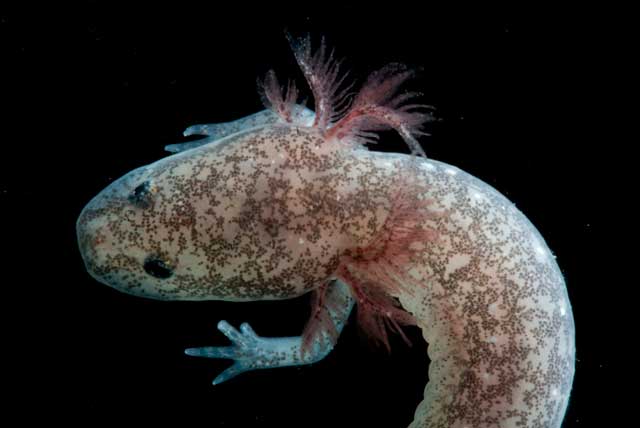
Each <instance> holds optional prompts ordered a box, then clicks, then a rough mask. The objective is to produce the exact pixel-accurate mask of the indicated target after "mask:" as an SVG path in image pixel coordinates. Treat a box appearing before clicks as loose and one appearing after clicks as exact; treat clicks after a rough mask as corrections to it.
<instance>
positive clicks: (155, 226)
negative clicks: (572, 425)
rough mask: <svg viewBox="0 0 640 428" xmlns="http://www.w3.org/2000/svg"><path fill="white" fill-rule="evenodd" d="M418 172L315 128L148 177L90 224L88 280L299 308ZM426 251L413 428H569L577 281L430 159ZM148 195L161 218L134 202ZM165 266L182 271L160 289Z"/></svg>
mask: <svg viewBox="0 0 640 428" xmlns="http://www.w3.org/2000/svg"><path fill="white" fill-rule="evenodd" d="M407 159H408V158H407V157H406V156H404V155H397V154H381V153H373V152H369V151H366V150H362V149H356V150H354V149H346V148H345V147H343V146H340V144H339V143H337V142H331V143H327V142H324V141H323V140H322V138H321V136H320V135H319V134H318V133H317V132H316V131H315V130H313V129H310V128H304V127H300V128H298V127H295V126H288V125H274V126H269V127H265V128H262V129H254V130H251V132H248V133H244V134H238V135H234V136H231V137H228V138H225V139H223V140H221V141H218V142H214V143H211V144H207V145H205V146H202V147H199V148H196V149H192V150H189V151H185V152H182V153H179V154H177V155H174V156H171V157H168V158H165V159H163V160H160V161H158V162H156V163H154V164H151V165H149V166H147V167H143V168H140V169H138V170H135V171H133V172H131V173H130V174H128V175H127V176H125V177H123V178H122V179H120V180H118V181H116V182H114V183H112V185H111V186H109V187H108V188H107V189H105V190H104V191H103V192H102V193H101V194H99V195H98V196H97V197H96V198H94V200H93V201H91V202H90V203H89V205H88V206H87V207H86V208H85V210H84V211H83V212H82V214H81V216H80V218H79V219H78V226H77V227H78V239H79V244H80V248H81V252H82V254H83V257H84V260H85V262H86V265H87V268H88V270H89V272H90V273H91V274H92V275H93V276H94V277H95V278H96V279H98V280H99V281H101V282H104V283H106V284H108V285H110V286H113V287H115V288H118V289H120V290H122V291H125V292H129V293H133V294H138V295H143V296H146V297H153V298H159V299H186V300H198V299H219V300H233V301H244V300H263V299H283V298H289V297H294V296H298V295H300V294H303V293H305V292H307V291H309V290H311V289H314V288H315V287H318V286H320V285H321V284H324V283H326V281H327V280H328V279H329V278H332V277H333V275H334V274H335V272H336V269H337V268H338V264H339V259H340V256H341V255H342V254H344V253H345V252H346V251H348V250H349V249H353V248H357V247H366V246H367V244H368V243H370V242H371V241H372V239H373V238H374V237H375V236H376V235H377V234H378V233H379V232H380V230H381V227H382V225H383V224H384V222H385V220H386V218H387V215H388V213H389V209H390V202H389V201H390V200H392V195H393V194H394V192H396V191H397V189H394V188H393V186H392V183H394V182H396V181H395V178H396V177H397V176H398V175H400V174H405V173H406V172H407V171H408V168H407V162H406V161H407ZM419 162H420V166H419V170H418V171H419V172H418V174H419V175H420V177H419V179H420V180H422V181H424V182H425V183H428V186H427V187H426V188H427V189H428V190H427V194H426V195H423V197H424V198H429V199H433V200H434V204H433V206H432V209H434V210H436V211H442V212H447V213H448V214H447V215H446V216H440V217H435V218H429V219H427V220H425V227H428V228H432V229H435V230H437V232H438V235H439V238H440V241H439V244H437V245H425V246H424V248H423V249H422V251H421V252H420V253H419V257H417V258H416V260H415V262H414V266H413V268H412V270H411V274H412V275H413V276H414V278H415V279H416V281H418V282H421V283H422V284H423V286H422V287H418V288H417V289H415V290H413V296H410V295H409V294H406V293H399V295H398V296H396V297H398V299H399V300H400V302H401V303H402V305H403V306H404V308H405V309H407V310H408V311H410V312H411V313H412V314H413V315H414V316H415V317H416V319H417V320H418V324H419V325H420V327H421V328H422V330H423V334H424V337H425V339H426V340H427V342H428V343H429V349H428V350H429V356H430V358H431V365H430V367H429V378H430V381H429V383H428V385H427V387H426V389H425V399H424V401H423V402H422V403H421V404H420V406H419V407H418V409H417V411H416V417H415V421H414V422H413V423H412V425H411V427H412V428H418V427H429V428H452V427H457V428H462V427H469V428H488V427H496V428H497V427H500V428H508V427H514V428H515V427H528V428H557V427H559V426H560V423H561V420H562V417H563V415H564V411H565V408H566V405H567V401H568V397H569V392H570V388H571V382H572V378H573V370H574V342H573V341H574V325H573V319H572V314H571V307H570V304H569V301H568V298H567V294H566V289H565V285H564V281H563V278H562V275H561V273H560V271H559V269H558V267H557V265H556V263H555V260H554V257H553V255H552V254H551V252H550V250H549V249H548V248H547V247H546V245H545V243H544V240H543V239H542V238H541V236H540V235H539V234H538V232H537V231H536V230H535V228H534V227H533V226H532V225H531V224H530V223H529V221H528V220H527V219H526V218H525V217H524V216H523V215H522V214H521V213H520V212H519V211H518V210H516V209H515V207H514V206H513V205H512V204H511V203H510V202H508V201H507V200H506V199H505V198H504V197H503V196H501V195H500V194H498V193H497V192H496V191H495V190H493V189H492V188H491V187H489V186H488V185H486V184H484V183H482V182H480V181H479V180H476V179H474V178H473V177H471V176H469V175H468V174H466V173H464V172H462V171H460V170H458V169H456V168H454V167H450V166H448V165H446V164H443V163H439V162H435V161H431V160H420V161H419ZM145 181H149V189H150V191H149V194H148V195H147V198H148V202H149V203H148V204H147V206H146V207H141V206H136V205H134V204H132V203H131V202H130V200H129V199H128V197H129V196H130V195H131V193H132V192H133V190H134V189H135V188H136V187H137V186H139V185H140V184H141V183H143V182H145ZM150 255H152V256H154V257H158V258H160V259H162V260H163V261H164V262H165V263H166V264H167V265H168V266H171V267H172V269H173V275H172V276H171V277H170V278H168V279H157V278H154V277H152V276H150V275H148V274H147V273H146V272H145V271H144V269H143V267H142V266H143V263H144V260H145V259H146V258H147V257H149V256H150Z"/></svg>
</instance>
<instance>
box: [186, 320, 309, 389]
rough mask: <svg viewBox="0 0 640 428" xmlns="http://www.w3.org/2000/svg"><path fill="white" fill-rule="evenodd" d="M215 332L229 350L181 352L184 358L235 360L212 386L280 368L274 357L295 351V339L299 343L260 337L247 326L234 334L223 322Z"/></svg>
mask: <svg viewBox="0 0 640 428" xmlns="http://www.w3.org/2000/svg"><path fill="white" fill-rule="evenodd" d="M218 330H220V331H221V332H222V333H223V334H224V335H225V336H227V337H228V338H229V340H231V342H232V343H233V345H232V346H207V347H204V348H188V349H185V354H187V355H191V356H193V357H205V358H229V359H232V360H235V362H234V363H233V364H232V365H231V367H229V368H228V369H226V370H225V371H223V372H222V373H220V375H218V377H216V378H215V379H214V380H213V384H214V385H217V384H219V383H222V382H224V381H225V380H229V379H231V378H232V377H235V376H237V375H239V374H240V373H243V372H246V371H250V370H257V369H266V368H271V367H278V366H281V365H282V364H281V362H282V358H280V361H278V358H277V357H278V354H280V355H282V354H281V352H283V351H284V352H286V351H285V350H289V352H294V351H296V350H297V349H296V343H295V342H296V339H297V341H298V342H299V338H274V339H270V338H264V337H260V336H258V335H257V334H256V333H255V332H254V331H253V329H252V328H251V326H249V324H248V323H242V324H241V325H240V331H238V330H236V329H235V328H234V327H233V326H231V325H230V324H229V323H228V322H226V321H224V320H223V321H220V322H219V323H218ZM287 345H290V346H287ZM287 348H288V349H287Z"/></svg>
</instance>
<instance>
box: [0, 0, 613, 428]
mask: <svg viewBox="0 0 640 428" xmlns="http://www.w3.org/2000/svg"><path fill="white" fill-rule="evenodd" d="M240 3H242V4H240ZM392 6H393V5H390V4H387V5H386V6H385V7H384V8H382V7H380V8H378V7H367V8H363V7H360V6H358V5H355V4H351V3H349V2H342V3H341V4H340V5H339V6H329V5H320V4H316V5H309V6H307V7H302V6H301V5H297V6H295V7H292V8H286V7H284V6H279V7H267V6H264V5H263V6H260V7H255V6H251V5H249V4H244V2H238V4H237V5H234V4H227V5H225V7H224V8H222V7H220V6H219V5H216V3H215V2H200V3H195V2H191V3H189V2H179V4H178V5H159V4H147V5H143V4H142V3H138V4H137V5H136V6H132V5H131V4H118V3H114V2H104V1H87V2H76V3H74V4H73V5H67V6H64V7H61V6H56V7H55V8H52V7H48V8H45V7H43V6H42V5H36V4H25V3H23V4H22V5H21V6H20V7H8V8H3V9H2V10H1V13H2V14H1V15H0V21H1V22H0V43H1V44H2V45H1V51H0V54H1V55H2V58H1V59H2V79H1V81H0V85H1V87H0V89H1V91H2V104H3V107H4V108H3V110H5V113H4V114H3V116H2V127H1V128H2V129H1V133H2V144H3V147H2V151H3V152H2V154H0V156H2V168H1V169H2V171H1V174H2V175H1V181H0V186H1V187H0V203H1V208H2V216H3V223H2V224H3V228H4V230H5V232H4V242H5V244H4V245H3V249H4V250H5V251H6V255H5V256H4V270H5V273H7V274H6V275H5V276H3V278H2V282H3V283H4V286H3V290H4V291H5V293H4V295H3V299H2V306H3V318H5V319H4V320H3V321H4V326H5V335H4V340H5V343H6V344H8V349H9V350H10V351H9V352H7V356H8V357H9V360H8V361H9V362H8V363H7V364H6V365H5V370H6V378H7V379H9V380H10V381H12V382H11V383H9V384H8V385H10V386H11V388H12V389H11V391H12V394H11V397H12V399H13V400H12V402H15V405H13V404H11V405H10V406H9V407H11V408H13V409H23V408H24V409H28V410H24V411H23V413H22V417H23V418H24V417H27V418H29V417H34V416H35V417H39V416H44V417H46V418H56V419H57V418H61V419H62V420H69V421H71V420H80V421H82V422H84V423H85V424H86V425H88V426H92V425H94V424H95V422H96V421H101V420H113V421H122V422H125V421H131V420H132V419H138V420H142V421H147V422H149V421H156V420H158V419H161V420H162V419H165V418H170V417H178V418H179V419H180V420H181V421H182V422H181V423H180V424H179V425H180V426H182V425H186V424H187V423H194V422H197V423H206V424H207V426H216V427H217V426H225V427H245V426H257V427H268V426H279V427H289V426H291V427H294V426H295V427H299V426H327V425H334V424H337V425H339V426H376V427H377V426H380V427H404V426H407V425H408V424H409V422H410V421H411V420H412V417H413V411H414V409H415V407H416V405H417V404H418V402H419V401H420V400H421V397H422V392H423V389H424V385H425V383H426V380H427V362H428V360H427V356H426V344H425V343H424V342H423V341H422V340H421V338H420V335H419V333H418V332H417V331H416V330H410V331H409V333H410V336H411V337H412V338H413V340H414V342H415V345H414V347H413V348H412V349H409V348H407V347H406V346H404V345H403V344H402V342H401V341H400V340H395V341H394V343H393V345H394V346H393V352H392V354H391V355H390V356H389V355H386V354H385V353H384V352H379V351H372V350H370V349H369V348H368V347H367V346H366V345H365V344H364V343H362V342H361V341H360V340H359V337H358V335H357V331H356V329H355V326H354V325H353V323H350V324H349V325H348V326H347V327H346V329H345V331H344V333H343V335H342V336H341V338H340V341H339V344H338V346H337V347H336V349H335V350H334V352H332V353H331V354H330V355H329V356H328V357H327V358H326V359H325V360H323V361H322V362H320V363H318V364H315V365H313V366H310V367H304V368H284V369H277V370H269V371H262V372H253V373H248V374H244V375H242V376H240V377H238V378H235V379H233V380H232V381H229V382H227V383H223V384H221V385H219V386H216V387H213V386H211V385H210V381H211V380H212V379H213V378H214V377H215V376H216V375H217V374H218V373H219V372H221V371H222V370H223V369H224V368H225V367H226V366H227V365H228V364H229V363H228V362H227V361H217V360H203V359H202V360H201V359H193V358H189V357H186V356H185V355H183V353H182V351H183V349H184V348H186V347H192V346H206V345H216V344H224V343H226V339H225V338H224V337H223V336H222V335H221V334H220V333H219V332H217V330H216V329H215V326H216V323H217V322H218V320H220V319H226V320H228V321H229V322H230V323H232V324H234V325H236V326H237V325H238V324H239V323H241V322H243V321H249V322H250V323H251V325H252V326H253V327H254V329H255V330H256V331H257V332H258V334H261V335H264V336H286V335H296V334H299V333H300V331H301V328H302V326H303V324H304V322H305V319H306V315H307V309H308V308H307V299H306V297H303V298H300V299H295V300H291V301H283V302H256V303H244V304H234V303H225V302H199V303H189V302H157V301H150V300H144V299H141V298H136V297H131V296H127V295H123V294H120V293H118V292H116V291H115V290H112V289H109V288H108V287H105V286H103V285H101V284H99V283H97V282H96V281H94V280H93V279H92V278H90V277H89V275H88V274H87V273H86V272H85V271H84V267H83V264H82V260H81V258H80V255H79V253H78V251H77V248H76V242H75V230H74V224H75V220H76V218H77V215H78V214H79V212H80V210H81V209H82V207H83V206H84V204H86V203H87V202H88V201H89V200H90V198H91V197H92V196H94V195H95V194H96V193H97V192H98V191H100V190H101V189H102V188H104V187H105V186H107V185H108V184H109V183H110V182H111V181H112V180H113V179H115V178H117V177H119V176H121V175H123V174H125V173H126V172H128V171H130V170H131V169H133V168H135V167H137V166H140V165H143V164H147V163H150V162H153V161H155V160H157V159H158V158H160V157H162V156H165V155H166V153H165V152H163V146H164V145H166V144H171V143H174V142H178V141H182V140H183V139H182V137H181V132H182V130H183V129H184V128H185V127H187V126H189V125H191V124H194V123H207V122H220V121H227V120H233V119H236V118H239V117H242V116H245V115H248V114H251V113H253V112H255V111H258V110H259V109H261V108H262V106H261V104H260V101H259V98H258V96H257V94H256V90H255V81H256V78H257V77H258V76H262V75H264V73H265V71H266V70H268V69H269V68H271V67H274V68H275V69H276V71H277V72H278V74H279V76H285V75H289V76H292V77H295V78H297V79H298V83H299V86H304V84H303V80H302V78H301V77H302V76H301V74H300V73H299V71H298V70H297V68H296V66H295V62H294V60H293V56H292V54H291V52H290V50H289V48H288V46H287V43H286V40H285V37H284V29H285V28H286V29H288V30H289V31H291V32H293V33H294V34H300V33H301V32H307V31H308V32H311V34H312V35H313V36H314V37H316V40H317V37H319V36H320V35H325V36H326V37H327V41H328V43H329V44H330V45H331V46H334V47H335V48H336V51H337V53H338V55H339V56H342V57H345V58H346V59H347V60H346V66H347V67H348V68H351V69H352V70H353V73H354V75H355V76H357V77H359V78H363V77H364V76H366V74H367V73H368V72H370V71H372V70H373V69H375V68H378V67H380V66H382V65H384V64H386V63H388V62H391V61H397V62H404V63H407V64H409V65H411V66H414V67H416V68H421V69H422V73H421V76H420V77H419V78H418V79H417V80H416V81H415V82H414V83H413V86H412V87H413V88H414V89H419V90H421V91H422V92H423V93H424V96H423V100H424V102H426V103H429V104H432V105H434V106H435V107H436V108H437V116H438V117H439V119H440V121H439V122H437V123H435V124H433V125H431V126H430V128H429V130H430V131H431V132H432V134H433V135H432V136H431V137H426V138H423V139H422V140H421V142H422V144H423V147H424V149H425V151H426V152H427V155H428V156H429V157H431V158H434V159H437V160H440V161H444V162H447V163H450V164H452V165H456V166H458V167H460V168H462V169H464V170H466V171H468V172H469V173H471V174H473V175H475V176H477V177H479V178H481V179H482V180H484V181H486V182H487V183H489V184H491V185H492V186H494V187H495V188H496V189H498V190H499V191H501V192H502V193H504V194H505V195H506V196H507V197H508V198H509V199H511V200H512V201H513V202H514V203H515V204H516V205H517V206H518V207H519V208H520V209H521V210H522V211H523V212H524V213H525V214H526V215H527V216H528V217H529V218H530V219H531V221H532V222H533V223H534V224H535V225H536V227H538V229H539V230H540V232H541V233H542V235H543V236H544V237H545V239H546V240H547V243H548V244H549V246H550V248H551V249H552V250H553V251H554V252H555V254H556V256H557V261H558V263H559V265H560V267H561V269H562V271H563V273H564V275H565V277H566V281H567V286H568V291H569V295H570V298H571V302H572V304H573V310H574V316H575V319H576V326H577V357H578V361H577V371H576V378H575V382H574V391H573V394H572V397H571V402H570V406H569V410H568V412H567V415H566V419H565V423H564V427H567V428H569V427H583V426H599V423H600V422H601V421H605V420H609V417H610V411H609V410H608V409H609V408H610V406H609V400H610V399H611V398H610V397H608V396H607V394H602V391H611V390H612V386H611V385H610V383H609V382H611V380H610V379H611V365H612V362H613V357H612V356H611V354H609V353H608V352H607V349H606V347H603V346H602V343H601V340H602V338H603V337H606V335H607V331H608V328H607V326H606V318H607V317H608V315H605V314H607V313H608V312H609V311H610V312H613V311H614V309H613V306H612V302H610V301H609V300H608V299H609V297H608V296H607V294H606V293H604V294H603V293H602V289H603V287H610V286H612V285H613V284H611V280H610V278H609V277H606V276H605V274H604V271H605V269H604V268H603V266H605V265H607V263H608V261H607V257H608V255H607V254H604V255H603V254H602V252H600V251H596V248H597V247H601V244H602V242H603V239H604V236H603V235H604V234H605V233H604V230H603V227H604V220H603V216H602V211H604V208H603V205H606V201H604V202H603V200H602V198H598V196H600V197H601V196H602V195H603V194H605V193H604V192H605V190H606V189H605V186H606V184H605V183H604V182H603V181H602V170H600V173H596V172H594V165H600V166H602V165H607V163H608V162H609V160H608V159H607V151H606V150H599V151H595V150H592V149H591V144H592V142H591V140H592V139H595V138H596V137H595V136H594V135H593V134H589V133H588V132H585V130H586V129H589V128H591V129H594V128H595V124H596V123H597V122H598V120H599V118H600V117H601V115H600V113H601V112H602V106H598V96H599V93H598V91H599V90H601V84H602V81H603V80H605V78H604V77H603V75H601V74H600V72H599V67H601V66H602V64H603V63H604V62H606V61H607V55H608V51H609V49H608V47H607V43H608V42H607V39H605V38H602V37H601V35H602V34H603V33H606V31H605V30H604V29H603V27H602V26H601V25H599V24H598V22H597V21H595V22H594V23H590V24H585V23H584V22H582V21H581V20H580V18H575V19H573V20H569V21H563V20H552V19H538V18H533V17H531V18H532V19H531V20H530V21H529V23H525V22H526V21H523V20H521V19H515V18H513V17H511V18H508V17H503V16H500V15H499V14H496V13H492V11H485V12H486V13H485V15H482V16H480V15H476V14H475V12H473V11H469V13H467V14H466V15H464V16H462V15H461V14H459V13H454V14H452V13H450V12H449V13H444V12H442V11H440V10H437V9H436V8H435V7H431V6H428V7H426V8H420V9H418V8H416V7H412V8H407V7H406V6H403V7H392ZM600 144H601V145H602V144H603V142H600ZM605 146H606V144H605ZM605 148H606V147H605ZM372 149H375V150H391V151H404V152H406V149H405V148H404V147H403V145H402V143H401V141H400V140H399V138H397V137H396V136H395V135H393V134H392V133H385V134H384V138H383V141H382V143H380V144H379V145H378V146H376V147H372ZM603 315H604V316H603ZM594 391H600V393H599V394H598V398H597V405H594V403H595V402H596V399H595V398H594Z"/></svg>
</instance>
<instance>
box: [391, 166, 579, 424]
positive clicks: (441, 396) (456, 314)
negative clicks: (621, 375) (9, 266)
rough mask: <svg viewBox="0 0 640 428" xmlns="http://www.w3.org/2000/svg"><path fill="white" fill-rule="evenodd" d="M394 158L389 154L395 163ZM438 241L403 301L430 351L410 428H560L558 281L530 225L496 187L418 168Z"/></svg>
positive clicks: (446, 169) (567, 340) (566, 310)
mask: <svg viewBox="0 0 640 428" xmlns="http://www.w3.org/2000/svg"><path fill="white" fill-rule="evenodd" d="M389 156H390V155H387V157H389ZM421 171H422V176H423V179H424V180H425V181H426V182H428V183H429V190H428V194H427V195H426V196H427V197H429V198H432V199H433V200H434V201H435V203H434V205H433V207H432V208H433V209H435V210H438V209H440V210H442V211H447V212H449V213H450V215H447V216H442V217H440V218H436V219H433V220H429V221H428V226H429V227H431V228H434V229H436V230H437V231H438V233H439V236H440V239H441V242H440V244H439V245H435V246H433V245H431V246H429V247H428V248H426V249H425V251H424V253H423V255H422V257H421V259H419V260H418V261H417V263H416V265H415V266H414V268H413V270H412V274H413V276H414V277H415V278H417V279H421V280H424V284H425V287H421V288H419V289H417V290H414V291H415V295H414V296H413V297H411V296H408V295H400V296H398V297H399V299H400V301H401V302H402V304H403V306H404V307H405V308H406V309H408V310H409V311H410V312H411V313H412V314H413V315H414V316H415V317H416V318H417V319H418V320H419V324H420V325H421V327H422V329H423V334H424V337H425V339H426V341H427V342H428V343H429V348H428V350H429V355H430V358H431V365H430V367H429V379H430V381H429V383H428V385H427V387H426V389H425V399H424V401H423V402H422V403H421V404H420V406H419V407H418V409H417V411H416V417H415V421H414V422H413V424H412V425H411V428H418V427H429V428H436V427H438V428H451V427H456V428H457V427H459V428H463V427H469V428H489V427H496V428H497V427H500V428H506V427H528V428H557V427H560V425H561V422H562V418H563V416H564V412H565V409H566V406H567V403H568V398H569V393H570V390H571V384H572V380H573V373H574V358H575V349H574V323H573V318H572V313H571V306H570V303H569V301H568V297H567V293H566V288H565V284H564V280H563V278H562V275H561V273H560V271H559V269H558V266H557V264H556V262H555V258H554V256H553V255H552V253H551V251H550V250H549V249H548V248H547V246H546V244H545V242H544V240H543V239H542V237H541V236H540V235H539V233H538V232H537V230H536V229H535V228H534V227H533V226H532V225H531V223H530V222H529V221H528V220H527V219H526V218H525V217H524V216H523V214H522V213H521V212H519V211H518V210H517V209H516V208H515V206H514V205H513V204H512V203H510V202H509V201H508V200H507V199H506V198H504V197H503V196H502V195H500V194H499V193H498V192H496V191H495V190H494V189H493V188H491V187H490V186H488V185H486V184H485V183H483V182H481V181H480V180H477V179H475V178H473V177H472V176H470V175H468V174H466V173H464V172H463V171H461V170H459V169H457V168H454V167H451V166H449V165H446V164H443V163H440V162H436V161H431V160H427V161H424V162H423V163H422V167H421Z"/></svg>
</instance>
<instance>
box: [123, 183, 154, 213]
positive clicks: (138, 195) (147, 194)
mask: <svg viewBox="0 0 640 428" xmlns="http://www.w3.org/2000/svg"><path fill="white" fill-rule="evenodd" d="M151 196H152V192H151V183H150V182H149V181H148V180H147V181H145V182H143V183H142V184H140V185H138V187H136V188H135V189H133V192H132V193H131V194H130V195H129V198H128V199H129V202H131V203H132V204H133V205H136V206H139V207H141V208H149V207H150V206H151V202H152V201H151Z"/></svg>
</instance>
